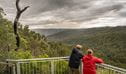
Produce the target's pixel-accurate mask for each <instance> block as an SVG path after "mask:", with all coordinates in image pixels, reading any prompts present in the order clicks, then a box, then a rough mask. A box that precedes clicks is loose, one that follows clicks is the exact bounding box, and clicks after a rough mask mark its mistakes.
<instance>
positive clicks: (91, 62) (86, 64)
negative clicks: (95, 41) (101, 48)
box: [82, 49, 103, 74]
mask: <svg viewBox="0 0 126 74" xmlns="http://www.w3.org/2000/svg"><path fill="white" fill-rule="evenodd" d="M82 62H83V74H96V65H95V64H96V63H103V60H102V59H100V58H97V57H95V56H93V50H92V49H88V50H87V55H85V56H84V57H83V58H82Z"/></svg>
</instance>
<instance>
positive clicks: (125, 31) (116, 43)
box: [48, 26, 126, 68]
mask: <svg viewBox="0 0 126 74" xmlns="http://www.w3.org/2000/svg"><path fill="white" fill-rule="evenodd" d="M48 38H49V39H50V40H55V41H60V42H64V43H67V44H71V45H73V44H77V43H79V44H82V45H84V46H85V48H92V49H94V51H95V52H96V55H97V56H99V57H102V58H104V59H105V60H106V63H109V64H113V65H116V66H120V67H124V68H126V57H125V56H126V26H122V27H104V28H92V29H75V30H74V29H73V30H66V31H62V32H59V33H57V34H54V35H51V36H49V37H48Z"/></svg>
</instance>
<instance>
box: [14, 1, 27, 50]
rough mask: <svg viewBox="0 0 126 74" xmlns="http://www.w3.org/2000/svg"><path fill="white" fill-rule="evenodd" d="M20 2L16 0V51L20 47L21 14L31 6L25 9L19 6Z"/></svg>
mask: <svg viewBox="0 0 126 74" xmlns="http://www.w3.org/2000/svg"><path fill="white" fill-rule="evenodd" d="M19 2H20V0H16V9H17V14H16V17H15V20H14V34H15V36H16V46H17V48H16V49H15V51H17V50H18V49H19V47H20V37H19V34H18V21H19V18H20V16H21V14H22V13H23V12H24V11H25V10H27V8H29V6H27V7H24V8H23V9H21V8H20V6H19Z"/></svg>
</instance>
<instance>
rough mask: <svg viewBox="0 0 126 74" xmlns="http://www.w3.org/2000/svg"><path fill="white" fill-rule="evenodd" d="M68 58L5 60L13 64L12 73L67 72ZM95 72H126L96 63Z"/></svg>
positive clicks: (56, 73)
mask: <svg viewBox="0 0 126 74" xmlns="http://www.w3.org/2000/svg"><path fill="white" fill-rule="evenodd" d="M68 60H69V58H68V57H54V58H37V59H20V60H11V59H8V60H7V61H8V63H12V64H14V65H13V66H14V67H13V68H12V69H13V70H12V71H13V74H69V72H70V70H69V67H68ZM80 71H81V72H82V68H80ZM97 74H126V69H122V68H118V67H114V66H111V65H107V64H97Z"/></svg>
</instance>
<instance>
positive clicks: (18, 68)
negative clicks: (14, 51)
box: [17, 62, 21, 74]
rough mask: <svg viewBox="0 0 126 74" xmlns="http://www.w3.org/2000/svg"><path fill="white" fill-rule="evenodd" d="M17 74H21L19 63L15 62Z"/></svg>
mask: <svg viewBox="0 0 126 74" xmlns="http://www.w3.org/2000/svg"><path fill="white" fill-rule="evenodd" d="M17 74H21V71H20V63H19V62H17Z"/></svg>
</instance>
